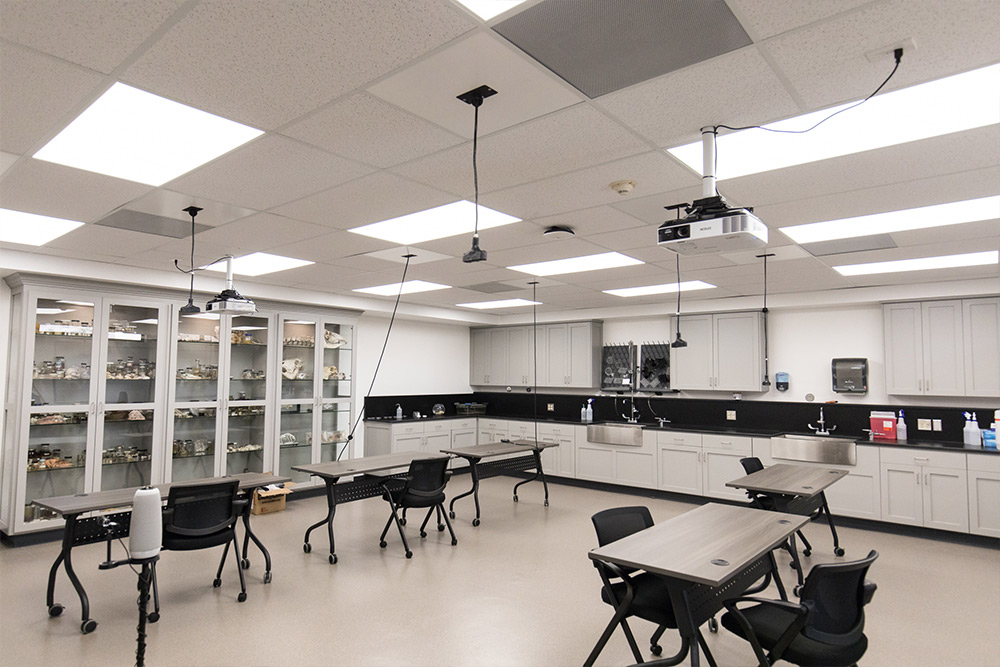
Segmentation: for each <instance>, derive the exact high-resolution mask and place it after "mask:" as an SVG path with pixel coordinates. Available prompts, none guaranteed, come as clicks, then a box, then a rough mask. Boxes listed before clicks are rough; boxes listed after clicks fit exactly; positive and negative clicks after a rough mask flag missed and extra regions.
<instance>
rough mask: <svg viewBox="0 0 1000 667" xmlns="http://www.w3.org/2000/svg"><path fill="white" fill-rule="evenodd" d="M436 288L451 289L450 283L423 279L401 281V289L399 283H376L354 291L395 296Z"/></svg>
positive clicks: (430, 290) (429, 290)
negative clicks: (444, 283)
mask: <svg viewBox="0 0 1000 667" xmlns="http://www.w3.org/2000/svg"><path fill="white" fill-rule="evenodd" d="M438 289H451V285H441V284H439V283H429V282H426V281H424V280H407V281H406V282H405V283H403V288H402V290H401V289H400V287H399V283H391V284H389V285H376V286H375V287H359V288H358V289H356V290H354V291H355V292H364V293H365V294H376V295H378V296H396V295H397V294H414V293H416V292H432V291H434V290H438Z"/></svg>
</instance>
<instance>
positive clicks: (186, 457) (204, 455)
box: [170, 452, 215, 461]
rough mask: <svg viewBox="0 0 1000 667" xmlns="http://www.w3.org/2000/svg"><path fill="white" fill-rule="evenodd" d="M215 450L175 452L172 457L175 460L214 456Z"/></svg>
mask: <svg viewBox="0 0 1000 667" xmlns="http://www.w3.org/2000/svg"><path fill="white" fill-rule="evenodd" d="M214 455H215V452H205V453H203V454H173V455H171V457H170V458H172V459H173V460H175V461H176V460H177V459H203V458H205V457H206V456H214Z"/></svg>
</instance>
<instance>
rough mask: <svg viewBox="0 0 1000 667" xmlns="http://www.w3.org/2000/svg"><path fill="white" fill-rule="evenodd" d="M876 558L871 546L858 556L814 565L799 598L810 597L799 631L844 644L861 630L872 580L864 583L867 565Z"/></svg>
mask: <svg viewBox="0 0 1000 667" xmlns="http://www.w3.org/2000/svg"><path fill="white" fill-rule="evenodd" d="M876 558H878V552H876V551H874V550H872V551H871V552H869V553H868V556H866V557H865V558H862V559H861V560H857V561H852V562H849V563H822V564H819V565H815V566H813V568H812V570H810V571H809V576H808V577H806V581H805V583H804V584H803V585H802V591H801V596H800V599H801V600H802V601H803V602H805V601H810V602H811V603H812V605H813V616H812V619H811V621H810V622H809V625H807V626H806V627H805V628H803V629H802V634H804V635H805V636H806V637H809V638H810V639H813V640H816V641H818V642H822V643H824V644H835V645H840V646H846V645H850V644H853V643H854V642H856V641H857V640H858V639H859V638H860V637H861V635H862V633H863V632H864V628H865V612H864V606H865V604H867V602H868V600H869V599H870V598H871V593H872V592H873V590H874V589H873V588H872V584H868V588H867V589H866V586H865V575H866V574H867V573H868V568H869V567H871V564H872V563H873V562H875V559H876Z"/></svg>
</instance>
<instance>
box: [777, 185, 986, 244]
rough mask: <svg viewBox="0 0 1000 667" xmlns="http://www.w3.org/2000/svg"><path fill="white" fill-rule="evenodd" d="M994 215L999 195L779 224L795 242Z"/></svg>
mask: <svg viewBox="0 0 1000 667" xmlns="http://www.w3.org/2000/svg"><path fill="white" fill-rule="evenodd" d="M995 218H1000V195H998V196H994V197H981V198H979V199H967V200H965V201H956V202H951V203H948V204H935V205H934V206H922V207H920V208H911V209H906V210H904V211H889V212H887V213H875V214H872V215H862V216H858V217H856V218H844V219H842V220H827V221H825V222H812V223H809V224H807V225H794V226H792V227H782V228H781V231H782V232H783V233H784V234H785V235H786V236H788V238H790V239H792V240H793V241H795V242H796V243H800V244H801V243H818V242H820V241H836V240H838V239H849V238H855V237H858V236H871V235H872V234H891V233H893V232H905V231H910V230H914V229H928V228H930V227H944V226H946V225H957V224H961V223H963V222H978V221H980V220H993V219H995Z"/></svg>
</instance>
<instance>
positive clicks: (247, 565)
mask: <svg viewBox="0 0 1000 667" xmlns="http://www.w3.org/2000/svg"><path fill="white" fill-rule="evenodd" d="M240 567H242V568H243V569H244V570H249V569H250V559H249V558H244V559H243V560H241V561H240Z"/></svg>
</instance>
